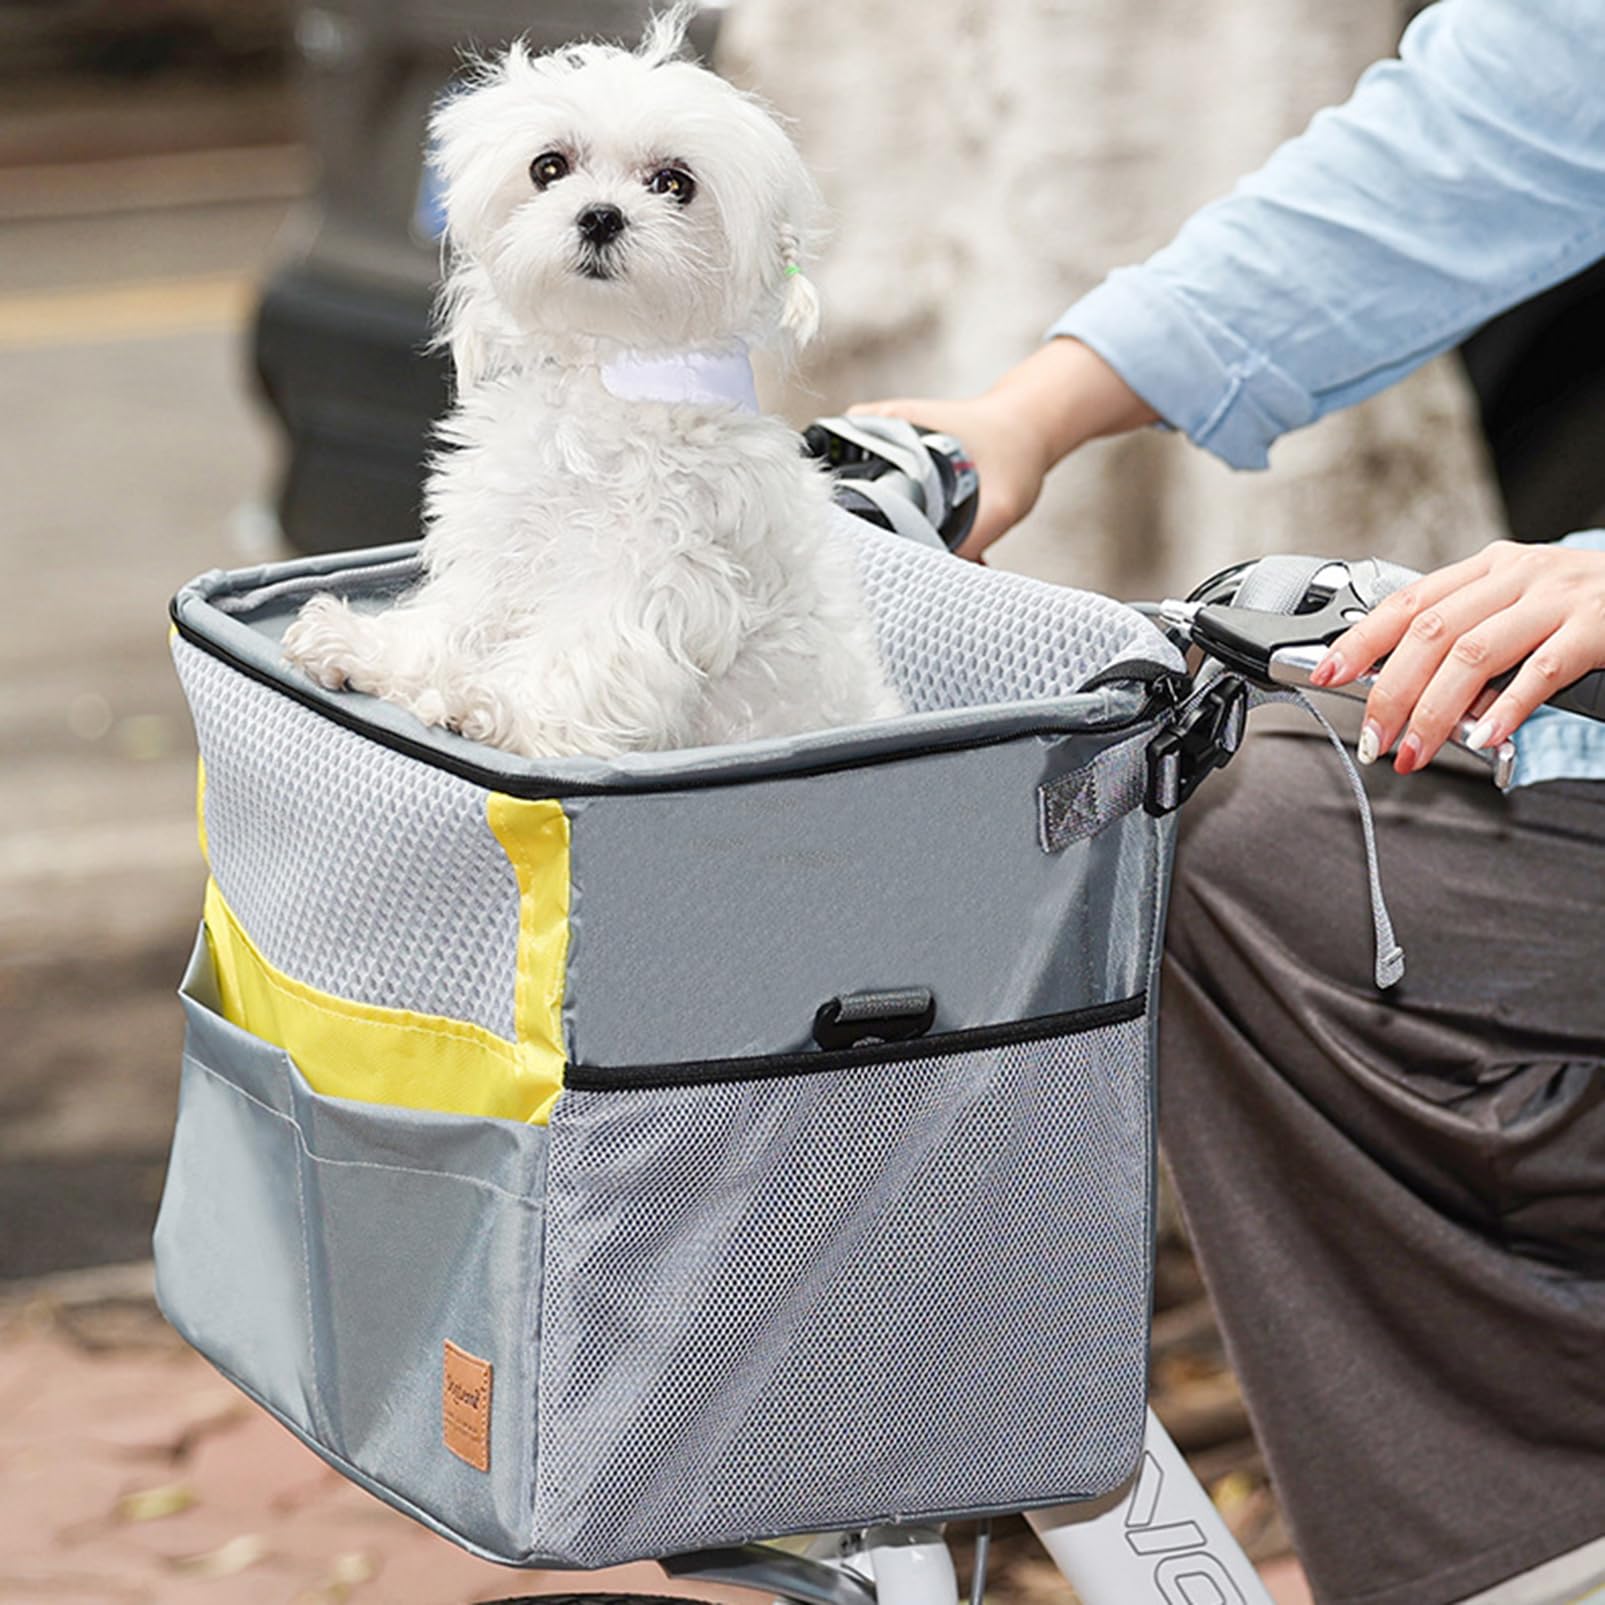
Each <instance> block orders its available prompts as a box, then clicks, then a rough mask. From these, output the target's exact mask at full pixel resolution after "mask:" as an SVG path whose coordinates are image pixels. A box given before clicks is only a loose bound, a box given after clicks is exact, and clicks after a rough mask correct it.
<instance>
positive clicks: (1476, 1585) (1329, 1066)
mask: <svg viewBox="0 0 1605 1605" xmlns="http://www.w3.org/2000/svg"><path fill="white" fill-rule="evenodd" d="M1367 785H1368V790H1369V792H1370V795H1371V799H1372V804H1373V807H1374V809H1375V811H1376V822H1377V834H1378V841H1379V848H1380V853H1381V860H1382V872H1383V881H1384V885H1385V888H1386V890H1387V895H1388V900H1389V903H1390V905H1391V907H1392V911H1393V916H1394V921H1395V924H1396V926H1397V928H1398V934H1399V940H1400V942H1401V943H1402V944H1403V946H1404V949H1405V952H1406V955H1407V971H1406V975H1405V978H1404V980H1403V982H1402V983H1400V985H1399V986H1398V987H1396V988H1395V989H1394V990H1393V991H1392V992H1390V993H1387V994H1379V993H1377V992H1376V990H1375V989H1374V988H1373V986H1372V982H1371V974H1370V970H1371V920H1370V912H1369V904H1368V902H1367V900H1366V882H1365V875H1364V868H1363V860H1362V857H1361V851H1362V849H1361V844H1360V830H1359V823H1358V820H1357V818H1356V816H1355V813H1354V806H1353V801H1352V798H1351V797H1350V794H1349V791H1348V787H1347V786H1346V785H1345V784H1344V782H1343V779H1342V777H1341V775H1340V773H1339V771H1338V767H1337V763H1336V759H1335V757H1334V755H1333V753H1332V751H1331V749H1330V747H1329V746H1328V745H1327V744H1326V742H1325V741H1324V739H1322V738H1321V737H1320V736H1319V735H1318V734H1315V733H1313V727H1312V733H1311V734H1310V735H1305V734H1303V733H1286V734H1284V733H1282V732H1280V731H1274V732H1263V733H1262V732H1258V731H1256V732H1255V733H1254V734H1253V735H1252V736H1251V738H1250V740H1249V741H1248V743H1247V746H1246V747H1245V749H1244V751H1243V752H1242V754H1241V755H1240V756H1239V757H1238V758H1237V759H1236V760H1235V762H1234V763H1233V764H1232V765H1231V767H1230V768H1229V769H1227V770H1226V771H1225V772H1224V773H1223V774H1222V775H1220V776H1217V777H1215V778H1212V779H1211V780H1210V781H1209V782H1208V783H1207V784H1206V785H1205V786H1204V788H1203V789H1202V790H1201V791H1200V792H1199V794H1198V796H1197V798H1196V799H1194V801H1193V802H1192V803H1191V804H1189V806H1188V808H1187V809H1186V810H1185V811H1184V818H1183V824H1182V831H1181V842H1180V848H1179V852H1178V861H1177V875H1176V884H1175V891H1174V896H1173V899H1172V904H1171V912H1170V927H1169V933H1168V937H1167V944H1166V945H1167V954H1168V957H1167V962H1166V966H1165V974H1164V989H1163V1002H1162V1005H1161V1010H1160V1033H1161V1034H1160V1091H1161V1098H1160V1108H1161V1130H1162V1133H1163V1138H1164V1142H1165V1147H1166V1151H1167V1154H1168V1157H1169V1159H1170V1163H1171V1165H1172V1168H1173V1169H1174V1172H1175V1176H1176V1181H1177V1186H1178V1190H1179V1192H1180V1194H1181V1198H1182V1202H1183V1206H1184V1208H1185V1211H1186V1215H1187V1220H1188V1224H1189V1228H1190V1230H1191V1232H1192V1235H1193V1238H1194V1242H1195V1246H1196V1248H1197V1252H1198V1256H1199V1260H1200V1262H1201V1264H1202V1267H1203V1270H1204V1275H1205V1277H1206V1280H1207V1281H1208V1284H1209V1288H1210V1291H1211V1294H1212V1296H1213V1298H1214V1302H1215V1305H1216V1308H1217V1310H1218V1312H1219V1316H1220V1321H1221V1325H1222V1328H1223V1330H1224V1332H1225V1334H1226V1339H1227V1344H1228V1347H1229V1350H1230V1353H1231V1358H1232V1361H1233V1363H1234V1364H1235V1366H1236V1368H1237V1370H1238V1373H1239V1375H1240V1377H1241V1378H1242V1381H1243V1384H1244V1388H1245V1391H1246V1393H1247V1395H1248V1399H1249V1404H1250V1409H1251V1413H1252V1416H1253V1420H1254V1424H1255V1427H1256V1429H1257V1431H1258V1433H1259V1436H1260V1440H1261V1443H1262V1445H1263V1447H1264V1449H1265V1452H1266V1455H1267V1458H1268V1461H1269V1464H1270V1468H1271V1473H1272V1476H1273V1478H1274V1480H1275V1482H1276V1485H1277V1488H1278V1491H1279V1493H1280V1496H1281V1498H1282V1501H1283V1503H1284V1506H1285V1508H1286V1510H1287V1513H1288V1516H1289V1519H1290V1521H1291V1523H1292V1526H1293V1531H1294V1534H1295V1538H1296V1541H1297V1544H1298V1549H1299V1554H1300V1557H1301V1559H1302V1560H1303V1563H1304V1566H1305V1569H1306V1571H1307V1573H1308V1574H1309V1577H1310V1579H1311V1583H1312V1586H1313V1587H1314V1590H1315V1595H1316V1598H1317V1599H1318V1600H1320V1601H1323V1602H1333V1605H1335V1602H1339V1601H1342V1602H1351V1605H1362V1602H1363V1605H1445V1602H1448V1601H1453V1600H1459V1599H1462V1598H1464V1597H1465V1596H1466V1595H1468V1594H1471V1593H1474V1592H1476V1591H1478V1590H1480V1589H1483V1588H1487V1587H1490V1586H1492V1585H1493V1584H1494V1583H1496V1582H1498V1581H1500V1580H1501V1579H1503V1578H1506V1577H1509V1576H1512V1575H1514V1574H1516V1573H1518V1572H1521V1571H1524V1570H1526V1569H1528V1568H1530V1567H1532V1566H1536V1565H1538V1564H1540V1563H1541V1562H1543V1561H1545V1560H1547V1559H1549V1558H1550V1557H1552V1556H1554V1555H1557V1554H1561V1553H1564V1552H1565V1551H1566V1550H1568V1549H1571V1548H1574V1547H1576V1546H1577V1545H1579V1544H1582V1543H1585V1542H1587V1541H1588V1540H1590V1539H1593V1538H1596V1537H1598V1536H1600V1535H1601V1534H1605V783H1602V782H1557V783H1551V784H1547V785H1541V786H1534V787H1528V788H1524V789H1522V790H1520V791H1517V792H1514V793H1512V794H1511V795H1510V796H1508V797H1501V796H1500V795H1499V793H1498V792H1497V791H1496V790H1495V789H1494V787H1493V786H1492V785H1491V784H1490V782H1489V780H1488V779H1487V773H1486V771H1485V770H1482V769H1480V768H1477V769H1470V768H1460V767H1457V766H1455V765H1454V764H1453V763H1452V762H1451V763H1448V764H1441V763H1435V764H1434V765H1433V766H1432V767H1431V768H1430V769H1429V770H1428V771H1426V772H1425V773H1423V774H1418V775H1414V776H1410V777H1409V778H1406V779H1401V778H1400V777H1398V776H1396V775H1394V774H1393V773H1392V771H1391V769H1387V768H1386V767H1385V766H1383V765H1378V766H1377V768H1376V769H1375V770H1374V771H1373V772H1372V773H1371V774H1370V775H1369V776H1368V781H1367Z"/></svg>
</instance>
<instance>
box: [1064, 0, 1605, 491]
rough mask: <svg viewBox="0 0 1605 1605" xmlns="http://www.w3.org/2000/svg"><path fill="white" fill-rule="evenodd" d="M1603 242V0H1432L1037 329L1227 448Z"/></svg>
mask: <svg viewBox="0 0 1605 1605" xmlns="http://www.w3.org/2000/svg"><path fill="white" fill-rule="evenodd" d="M1602 255H1605V7H1602V6H1601V4H1600V0H1439V3H1438V4H1436V5H1433V6H1430V7H1429V8H1428V9H1427V10H1426V11H1425V12H1423V13H1422V14H1421V16H1420V17H1418V18H1417V19H1416V21H1415V22H1414V23H1413V24H1412V25H1411V27H1410V28H1409V30H1408V31H1407V32H1406V34H1405V37H1404V40H1403V42H1402V43H1401V45H1400V48H1399V58H1398V59H1397V60H1389V61H1385V62H1381V63H1379V64H1378V65H1377V66H1375V67H1372V68H1371V69H1370V70H1369V71H1368V72H1367V73H1366V74H1365V76H1364V77H1363V78H1362V79H1361V80H1360V83H1359V85H1358V87H1357V88H1356V89H1355V92H1354V94H1353V96H1352V97H1351V98H1350V99H1349V101H1348V102H1347V103H1346V104H1345V105H1343V106H1340V107H1337V108H1334V109H1332V110H1330V111H1324V112H1321V113H1319V114H1318V115H1317V116H1316V118H1315V119H1314V121H1313V122H1312V123H1311V124H1310V127H1309V128H1308V130H1307V131H1306V132H1305V133H1303V134H1302V135H1300V136H1299V137H1298V138H1297V139H1293V140H1290V141H1289V142H1288V143H1287V144H1285V145H1283V146H1282V147H1281V148H1280V149H1279V150H1278V151H1277V152H1276V153H1275V154H1274V155H1273V156H1272V157H1271V159H1270V160H1269V161H1268V162H1267V163H1266V164H1265V166H1264V167H1263V168H1261V169H1260V170H1259V171H1258V172H1257V173H1254V174H1253V175H1251V176H1250V177H1248V178H1246V179H1244V180H1243V181H1242V182H1241V183H1240V184H1239V185H1238V186H1237V187H1236V189H1234V190H1233V191H1232V193H1231V194H1230V195H1228V196H1226V197H1225V198H1224V199H1223V200H1220V201H1216V202H1215V203H1214V204H1212V205H1210V206H1207V207H1205V208H1204V209H1203V210H1202V211H1200V212H1198V213H1195V214H1194V216H1193V217H1192V218H1191V219H1190V220H1189V221H1188V222H1187V223H1186V224H1185V225H1184V226H1183V228H1182V230H1181V232H1180V233H1179V234H1178V235H1177V236H1176V238H1175V240H1174V241H1173V242H1172V243H1171V244H1170V245H1168V246H1166V247H1165V248H1164V249H1163V250H1161V251H1159V252H1158V253H1157V254H1156V255H1154V256H1152V257H1150V258H1149V260H1148V261H1147V262H1145V263H1143V264H1142V265H1141V266H1139V267H1130V268H1124V269H1121V270H1120V271H1118V272H1116V273H1114V274H1112V275H1111V276H1110V277H1109V278H1108V279H1106V280H1105V281H1104V283H1103V284H1102V285H1100V286H1099V287H1098V288H1097V289H1096V290H1094V291H1093V292H1092V293H1091V294H1090V295H1088V296H1086V297H1084V298H1083V299H1082V300H1080V301H1078V302H1077V303H1076V304H1075V305H1074V306H1072V307H1071V308H1070V310H1069V311H1068V312H1066V313H1065V314H1064V316H1063V317H1062V318H1060V319H1059V321H1058V322H1057V323H1055V324H1054V325H1053V327H1052V329H1050V330H1049V334H1050V335H1070V336H1073V337H1074V338H1076V339H1078V340H1081V341H1083V342H1084V343H1085V344H1087V345H1088V346H1090V347H1092V349H1093V350H1094V351H1096V352H1097V353H1098V354H1099V355H1100V356H1102V357H1103V358H1104V360H1105V361H1107V362H1108V363H1109V364H1110V365H1111V366H1112V367H1114V368H1115V369H1116V371H1117V372H1119V373H1120V374H1121V376H1122V377H1123V378H1124V379H1125V380H1126V382H1127V383H1128V384H1130V385H1131V387H1132V388H1133V389H1134V390H1136V391H1137V393H1138V394H1139V395H1141V396H1142V398H1143V399H1144V400H1145V401H1146V402H1147V403H1148V404H1149V405H1150V406H1151V407H1153V409H1154V410H1155V411H1156V412H1157V413H1159V415H1160V416H1161V417H1162V418H1163V419H1165V420H1166V421H1167V422H1168V423H1170V424H1172V425H1173V426H1175V427H1176V428H1178V429H1181V430H1183V431H1185V432H1186V434H1187V435H1188V436H1189V437H1190V438H1191V439H1192V440H1194V441H1195V442H1196V443H1197V444H1198V445H1200V446H1203V447H1205V448H1206V449H1207V450H1209V451H1212V452H1214V453H1215V454H1216V455H1217V456H1219V457H1221V458H1223V459H1224V460H1225V461H1226V462H1228V463H1230V464H1231V465H1232V466H1233V467H1236V468H1263V467H1264V466H1265V465H1266V462H1267V453H1268V452H1269V449H1270V446H1271V444H1272V442H1273V441H1275V440H1276V439H1277V438H1278V437H1279V436H1280V435H1283V434H1285V433H1286V432H1287V431H1288V430H1290V429H1297V428H1299V427H1301V426H1302V425H1304V424H1308V423H1313V422H1314V421H1315V420H1316V419H1317V418H1320V417H1322V416H1323V415H1324V414H1326V413H1328V412H1332V411H1334V410H1336V409H1337V408H1339V407H1346V406H1349V405H1351V404H1352V403H1354V402H1356V401H1360V400H1362V399H1363V398H1364V397H1366V396H1369V395H1371V394H1373V393H1374V392H1375V391H1378V390H1381V389H1384V388H1385V387H1386V386H1388V385H1390V384H1392V383H1393V382H1394V381H1395V380H1397V379H1401V378H1403V377H1404V375H1405V374H1407V373H1409V372H1410V371H1411V370H1412V369H1414V368H1416V367H1418V366H1419V365H1420V364H1421V363H1423V362H1425V361H1426V360H1427V359H1428V358H1429V357H1433V356H1436V355H1437V354H1438V353H1439V352H1440V351H1444V350H1447V349H1449V348H1450V347H1452V346H1455V345H1457V344H1459V343H1460V341H1461V340H1463V339H1464V338H1465V337H1466V336H1467V335H1468V334H1469V333H1471V331H1472V330H1474V329H1475V328H1477V327H1478V326H1479V325H1480V324H1482V323H1484V322H1486V321H1487V320H1488V319H1489V318H1491V317H1492V316H1494V314H1496V313H1498V312H1500V311H1503V310H1504V309H1505V308H1506V307H1510V306H1514V305H1515V304H1516V303H1517V302H1519V301H1523V300H1526V299H1527V298H1528V297H1529V296H1532V295H1534V294H1536V293H1537V292H1538V291H1539V290H1541V289H1544V288H1546V287H1547V286H1549V285H1551V284H1555V283H1558V282H1559V281H1560V280H1561V279H1564V278H1567V277H1569V276H1570V275H1571V274H1573V273H1575V272H1577V271H1579V270H1580V269H1582V268H1584V267H1586V266H1588V265H1589V264H1590V263H1592V262H1594V261H1596V260H1598V259H1599V258H1600V257H1601V256H1602Z"/></svg>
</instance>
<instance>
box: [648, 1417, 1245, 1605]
mask: <svg viewBox="0 0 1605 1605" xmlns="http://www.w3.org/2000/svg"><path fill="white" fill-rule="evenodd" d="M1026 1519H1027V1521H1029V1522H1030V1524H1031V1526H1032V1528H1033V1529H1034V1530H1035V1532H1036V1535H1037V1537H1038V1539H1040V1540H1041V1542H1042V1545H1043V1547H1044V1548H1045V1549H1046V1550H1047V1552H1048V1554H1049V1555H1050V1556H1051V1557H1052V1559H1053V1562H1054V1564H1055V1565H1056V1566H1058V1568H1059V1570H1060V1571H1061V1572H1063V1573H1064V1575H1065V1577H1066V1578H1067V1579H1068V1580H1069V1582H1070V1584H1071V1586H1072V1587H1073V1588H1074V1589H1075V1591H1076V1593H1077V1594H1078V1595H1079V1596H1080V1599H1081V1605H1272V1601H1271V1597H1270V1595H1269V1594H1268V1593H1267V1592H1266V1590H1265V1586H1264V1584H1263V1583H1261V1582H1260V1580H1259V1576H1258V1574H1257V1573H1256V1572H1255V1570H1254V1568H1253V1566H1252V1565H1250V1564H1249V1560H1248V1557H1247V1556H1246V1555H1245V1554H1244V1553H1243V1550H1242V1548H1241V1546H1240V1545H1239V1544H1238V1542H1237V1540H1236V1539H1235V1538H1233V1537H1232V1535H1231V1533H1230V1531H1229V1530H1228V1529H1227V1527H1226V1524H1225V1522H1224V1521H1222V1520H1221V1517H1220V1513H1219V1512H1218V1511H1217V1510H1216V1509H1215V1506H1214V1505H1213V1504H1212V1503H1211V1501H1210V1498H1209V1496H1208V1495H1207V1494H1206V1493H1205V1492H1204V1490H1203V1488H1202V1487H1201V1486H1200V1484H1199V1482H1198V1479H1197V1478H1196V1477H1195V1476H1194V1475H1193V1473H1192V1470H1191V1468H1190V1467H1189V1466H1188V1464H1187V1462H1186V1461H1185V1460H1184V1459H1183V1458H1182V1456H1181V1452H1180V1451H1179V1450H1178V1449H1177V1448H1176V1446H1175V1444H1174V1443H1173V1442H1172V1441H1171V1439H1170V1435H1169V1433H1167V1432H1166V1431H1165V1429H1164V1427H1163V1426H1161V1425H1160V1423H1159V1419H1158V1417H1156V1416H1155V1415H1154V1413H1153V1412H1152V1411H1151V1410H1150V1411H1149V1412H1148V1425H1147V1430H1146V1433H1145V1435H1144V1439H1143V1452H1142V1456H1141V1459H1140V1460H1139V1461H1138V1465H1137V1470H1136V1472H1135V1474H1134V1475H1133V1476H1132V1478H1131V1479H1130V1481H1129V1482H1127V1483H1126V1485H1125V1486H1124V1487H1123V1488H1120V1489H1119V1490H1117V1491H1116V1492H1115V1493H1113V1494H1110V1495H1108V1496H1107V1497H1105V1498H1103V1499H1099V1500H1094V1501H1091V1502H1089V1503H1086V1504H1078V1505H1060V1506H1056V1507H1054V1508H1052V1509H1046V1510H1034V1511H1028V1512H1027V1513H1026ZM808 1554H809V1556H810V1557H812V1558H811V1559H807V1560H799V1559H797V1557H795V1556H791V1555H787V1554H785V1553H784V1552H782V1551H779V1550H776V1551H766V1550H765V1549H764V1546H761V1545H752V1546H749V1547H747V1548H746V1549H742V1550H737V1551H731V1552H728V1553H725V1554H721V1555H717V1556H706V1557H703V1556H697V1557H691V1556H686V1557H682V1558H681V1559H680V1561H679V1562H678V1563H675V1562H670V1563H668V1564H669V1569H670V1570H672V1571H673V1572H674V1573H675V1574H676V1575H679V1576H682V1577H701V1578H705V1579H708V1580H710V1581H711V1580H717V1581H721V1582H732V1583H737V1584H740V1585H742V1586H744V1587H749V1588H756V1589H759V1590H762V1591H764V1592H769V1593H771V1595H772V1598H773V1602H774V1605H961V1601H962V1599H964V1598H967V1597H968V1595H963V1596H961V1594H960V1587H959V1580H958V1576H957V1573H956V1570H955V1568H954V1565H953V1557H952V1554H951V1553H950V1552H949V1550H948V1547H947V1544H946V1542H945V1541H944V1539H943V1537H942V1535H941V1533H940V1532H938V1531H936V1530H935V1529H933V1528H930V1527H905V1526H885V1527H877V1528H873V1529H871V1530H870V1531H868V1532H866V1533H859V1534H825V1535H822V1537H821V1538H820V1539H819V1540H817V1541H816V1542H815V1543H814V1544H813V1545H812V1546H811V1547H810V1549H809V1551H808Z"/></svg>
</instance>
